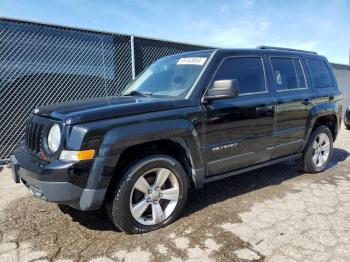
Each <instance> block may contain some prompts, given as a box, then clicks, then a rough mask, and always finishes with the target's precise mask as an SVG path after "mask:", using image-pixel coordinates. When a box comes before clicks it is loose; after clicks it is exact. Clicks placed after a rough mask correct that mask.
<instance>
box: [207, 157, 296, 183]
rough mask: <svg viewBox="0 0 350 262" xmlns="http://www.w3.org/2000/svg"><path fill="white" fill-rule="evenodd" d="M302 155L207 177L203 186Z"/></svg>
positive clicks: (281, 158)
mask: <svg viewBox="0 0 350 262" xmlns="http://www.w3.org/2000/svg"><path fill="white" fill-rule="evenodd" d="M302 155H303V154H302V153H298V154H294V155H289V156H285V157H280V158H277V159H273V160H270V161H267V162H263V163H260V164H256V165H253V166H248V167H244V168H241V169H237V170H234V171H230V172H226V173H223V174H219V175H215V176H210V177H207V178H205V179H204V184H206V183H210V182H214V181H217V180H220V179H224V178H228V177H231V176H235V175H239V174H242V173H245V172H249V171H252V170H255V169H258V168H261V167H265V166H271V165H274V164H277V163H280V162H284V161H288V160H293V159H298V158H301V157H302Z"/></svg>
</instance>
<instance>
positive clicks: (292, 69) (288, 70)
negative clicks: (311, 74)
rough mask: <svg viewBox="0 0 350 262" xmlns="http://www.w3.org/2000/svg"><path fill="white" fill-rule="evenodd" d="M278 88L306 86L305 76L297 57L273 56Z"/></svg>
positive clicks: (289, 88) (286, 88) (272, 60)
mask: <svg viewBox="0 0 350 262" xmlns="http://www.w3.org/2000/svg"><path fill="white" fill-rule="evenodd" d="M271 64H272V68H273V73H274V78H275V83H276V87H277V90H280V91H281V90H291V89H299V88H306V83H305V76H304V72H303V69H302V66H301V63H300V60H299V59H297V58H293V59H292V58H281V57H273V58H271Z"/></svg>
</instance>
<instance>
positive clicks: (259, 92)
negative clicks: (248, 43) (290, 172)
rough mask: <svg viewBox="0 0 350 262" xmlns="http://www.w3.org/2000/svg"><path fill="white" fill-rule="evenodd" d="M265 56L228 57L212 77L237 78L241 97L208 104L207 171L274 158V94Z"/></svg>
mask: <svg viewBox="0 0 350 262" xmlns="http://www.w3.org/2000/svg"><path fill="white" fill-rule="evenodd" d="M265 67H266V63H265V60H264V56H262V55H254V56H228V57H225V58H224V59H223V60H222V61H221V63H220V65H219V66H218V69H217V71H216V73H215V74H214V77H213V79H212V81H215V80H228V79H237V80H238V81H239V89H240V90H239V97H235V98H224V99H216V100H211V101H209V102H208V103H207V104H205V105H204V106H205V109H206V123H205V143H204V144H205V145H204V152H205V156H206V160H207V161H206V162H207V175H215V174H219V173H224V172H227V171H231V170H234V169H238V168H241V167H244V166H248V165H252V164H256V163H259V162H263V161H266V160H269V159H270V156H271V155H270V152H271V151H269V150H268V148H269V147H271V146H273V144H274V139H273V131H274V98H273V96H272V93H271V91H270V90H269V89H268V86H267V81H266V75H265Z"/></svg>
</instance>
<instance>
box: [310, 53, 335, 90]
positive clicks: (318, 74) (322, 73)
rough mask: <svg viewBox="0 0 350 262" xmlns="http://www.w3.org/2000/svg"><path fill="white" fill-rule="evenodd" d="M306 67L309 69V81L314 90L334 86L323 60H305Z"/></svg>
mask: <svg viewBox="0 0 350 262" xmlns="http://www.w3.org/2000/svg"><path fill="white" fill-rule="evenodd" d="M307 65H308V67H309V69H310V73H311V80H312V83H313V84H314V87H316V88H322V87H332V86H334V84H333V80H332V76H331V73H330V72H329V69H328V66H327V64H326V62H325V61H324V60H321V59H307Z"/></svg>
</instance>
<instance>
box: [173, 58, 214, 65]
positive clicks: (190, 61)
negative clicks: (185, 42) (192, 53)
mask: <svg viewBox="0 0 350 262" xmlns="http://www.w3.org/2000/svg"><path fill="white" fill-rule="evenodd" d="M206 60H207V58H206V57H183V58H180V59H179V61H177V65H204V63H205V61H206Z"/></svg>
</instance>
